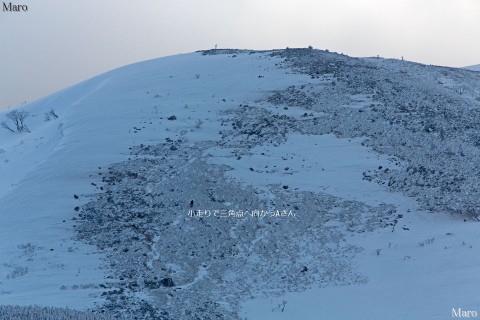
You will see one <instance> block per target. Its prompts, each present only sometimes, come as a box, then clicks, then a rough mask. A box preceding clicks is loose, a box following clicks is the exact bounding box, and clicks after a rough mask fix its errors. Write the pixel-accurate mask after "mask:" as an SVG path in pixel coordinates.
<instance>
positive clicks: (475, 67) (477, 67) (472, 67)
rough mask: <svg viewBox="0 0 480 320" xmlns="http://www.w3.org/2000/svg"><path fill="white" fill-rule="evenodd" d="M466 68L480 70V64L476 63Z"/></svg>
mask: <svg viewBox="0 0 480 320" xmlns="http://www.w3.org/2000/svg"><path fill="white" fill-rule="evenodd" d="M465 69H468V70H473V71H480V64H476V65H473V66H468V67H465Z"/></svg>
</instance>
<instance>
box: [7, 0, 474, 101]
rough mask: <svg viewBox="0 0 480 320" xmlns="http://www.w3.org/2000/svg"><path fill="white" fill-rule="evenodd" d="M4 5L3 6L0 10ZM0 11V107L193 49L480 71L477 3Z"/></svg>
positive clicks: (307, 1) (117, 0)
mask: <svg viewBox="0 0 480 320" xmlns="http://www.w3.org/2000/svg"><path fill="white" fill-rule="evenodd" d="M7 4H8V2H7ZM12 4H25V5H27V6H28V12H20V13H14V12H3V11H0V30H1V33H2V36H1V39H0V108H6V107H9V106H15V105H17V104H19V103H21V102H23V101H27V102H29V101H32V100H35V99H36V98H40V97H42V96H45V95H47V94H49V93H53V92H55V91H57V90H60V89H62V88H64V87H66V86H69V85H72V84H74V83H77V82H79V81H81V80H84V79H87V78H90V77H92V76H95V75H97V74H100V73H103V72H105V71H108V70H111V69H113V68H116V67H119V66H122V65H126V64H130V63H133V62H137V61H141V60H146V59H152V58H156V57H161V56H166V55H172V54H177V53H184V52H191V51H195V50H199V49H208V48H213V47H214V46H215V44H218V47H219V48H222V47H231V48H245V49H273V48H285V47H287V46H288V47H306V46H308V45H312V46H313V47H314V48H319V49H329V50H330V51H336V52H342V53H345V54H348V55H350V56H376V55H380V56H382V57H386V58H400V57H401V56H403V57H404V58H405V59H407V60H412V61H417V62H422V63H426V64H435V65H446V66H455V67H461V66H467V65H473V64H480V41H479V39H480V1H479V0H288V1H287V0H128V1H127V0H14V1H13V2H12Z"/></svg>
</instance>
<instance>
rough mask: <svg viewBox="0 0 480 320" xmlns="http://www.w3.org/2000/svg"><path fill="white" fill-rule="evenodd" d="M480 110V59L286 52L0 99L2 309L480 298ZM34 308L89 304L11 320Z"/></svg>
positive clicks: (330, 310)
mask: <svg viewBox="0 0 480 320" xmlns="http://www.w3.org/2000/svg"><path fill="white" fill-rule="evenodd" d="M479 107H480V74H479V73H478V72H474V71H469V70H462V69H453V68H440V67H431V66H425V65H420V64H415V63H411V62H407V61H398V60H385V59H373V58H371V59H356V58H350V57H347V56H344V55H338V54H335V53H329V52H324V51H318V50H312V49H287V50H278V51H264V52H258V51H246V50H210V51H203V52H196V53H192V54H186V55H179V56H173V57H168V58H162V59H157V60H151V61H146V62H142V63H137V64H134V65H130V66H126V67H123V68H120V69H117V70H114V71H112V72H109V73H106V74H103V75H100V76H98V77H96V78H93V79H91V80H88V81H85V82H83V83H80V84H78V85H76V86H74V87H71V88H69V89H66V90H63V91H61V92H59V93H57V94H54V95H52V96H49V97H46V98H44V99H42V100H39V101H37V102H34V103H31V104H28V105H25V106H22V107H21V108H20V109H18V110H17V113H16V114H12V113H10V112H11V111H6V112H3V113H1V114H0V123H1V122H4V125H3V128H0V129H1V130H0V177H1V178H0V217H1V221H2V224H1V225H0V259H1V260H0V262H1V263H0V305H20V306H27V305H34V304H36V305H40V306H48V307H68V308H70V309H77V310H80V311H84V310H87V309H89V310H90V309H91V310H93V311H95V312H102V313H103V314H102V315H100V313H97V314H96V315H95V317H98V318H100V317H105V318H108V317H111V316H113V317H120V318H125V319H133V318H139V319H239V318H242V319H244V318H247V319H327V318H328V319H351V318H355V319H370V318H388V319H407V318H414V319H416V318H418V319H420V318H427V319H447V318H451V317H452V312H453V311H452V308H453V310H456V311H455V312H457V311H458V310H459V309H458V308H461V309H462V310H470V311H476V310H477V308H479V305H478V304H479V302H478V301H477V300H476V297H475V294H474V292H476V283H477V281H478V280H479V279H478V277H479V275H478V273H477V272H476V266H478V265H479V264H480V255H478V252H477V250H478V247H479V245H480V243H479V240H478V239H477V236H476V235H477V229H478V224H477V223H475V222H474V221H476V220H477V219H478V218H479V214H480V197H479V193H480V190H479V184H478V182H477V181H478V176H479V175H480V167H478V165H477V163H478V162H479V161H480V150H479V146H480V143H479V141H480V140H479V139H480V122H479V120H478V119H480V112H479V110H480V109H479ZM22 112H23V113H22ZM12 115H13V116H17V117H18V116H22V115H23V116H25V119H24V122H23V123H24V125H25V126H26V127H27V129H25V130H23V131H22V130H20V131H22V132H17V131H19V130H17V126H16V125H15V123H14V121H13V120H12V119H11V118H9V116H10V117H11V116H12ZM20 129H21V126H20ZM372 301H376V305H375V308H372V307H371V306H372ZM25 310H28V312H38V314H40V312H43V313H44V314H49V313H55V312H58V313H59V314H62V317H65V318H67V317H68V318H71V319H83V318H82V317H84V318H85V319H88V317H89V316H90V312H91V311H88V312H87V313H85V312H79V313H78V314H77V313H75V312H74V311H66V310H65V309H48V308H47V309H41V310H40V311H39V310H37V309H27V308H23V309H22V308H18V307H3V308H1V307H0V315H2V312H3V315H6V314H8V315H11V314H13V313H15V312H17V313H18V312H25ZM32 310H33V311H32ZM67 314H68V315H67ZM385 315H388V316H387V317H385ZM25 317H26V316H25ZM0 318H1V316H0Z"/></svg>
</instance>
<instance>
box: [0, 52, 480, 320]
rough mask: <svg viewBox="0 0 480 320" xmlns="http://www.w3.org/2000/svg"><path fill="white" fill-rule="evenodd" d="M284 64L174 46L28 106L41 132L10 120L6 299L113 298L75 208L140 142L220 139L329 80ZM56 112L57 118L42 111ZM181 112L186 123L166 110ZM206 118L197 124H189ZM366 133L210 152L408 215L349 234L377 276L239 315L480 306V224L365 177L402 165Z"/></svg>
mask: <svg viewBox="0 0 480 320" xmlns="http://www.w3.org/2000/svg"><path fill="white" fill-rule="evenodd" d="M282 61H283V60H282V59H281V58H279V57H271V56H269V55H268V54H266V53H255V54H247V53H238V54H235V56H234V55H233V54H218V55H202V54H201V53H191V54H184V55H178V56H172V57H167V58H162V59H156V60H151V61H145V62H141V63H137V64H133V65H130V66H126V67H123V68H120V69H117V70H114V71H112V72H108V73H105V74H102V75H100V76H97V77H95V78H93V79H91V80H88V81H85V82H82V83H80V84H78V85H75V86H73V87H71V88H68V89H65V90H63V91H61V92H58V93H56V94H53V95H51V96H48V97H46V98H43V99H41V100H38V101H36V102H33V103H30V104H27V105H25V106H22V107H20V109H21V110H25V111H27V112H29V117H28V118H27V120H26V122H27V124H28V127H29V129H30V131H31V133H11V132H9V131H7V130H3V129H2V130H0V221H1V223H0V305H9V304H11V305H34V304H36V305H41V306H55V307H69V308H73V309H78V310H85V309H88V308H93V307H95V306H96V305H102V303H104V302H105V300H104V298H103V297H102V296H101V293H102V289H101V288H100V287H99V285H100V284H102V283H104V282H105V281H107V276H108V275H109V274H110V273H109V270H110V266H109V265H108V263H107V261H106V260H105V255H104V254H103V253H102V251H101V250H99V249H98V248H96V247H94V246H92V245H87V244H85V243H83V242H81V241H77V240H75V232H74V227H73V226H74V225H75V224H77V223H78V221H77V220H72V218H74V217H77V212H76V210H75V208H76V207H81V206H82V205H83V204H85V203H86V202H88V201H89V199H93V198H94V197H95V196H96V195H97V194H99V193H101V192H102V191H101V190H100V189H99V187H100V186H101V185H102V177H103V175H104V174H105V171H106V168H107V167H109V166H110V165H111V164H112V163H117V162H121V161H125V160H128V158H129V157H130V154H129V148H131V147H134V146H138V145H140V144H145V145H155V144H157V143H163V142H164V141H165V138H167V137H170V138H182V139H184V140H186V141H188V142H189V143H191V144H192V145H194V144H195V143H200V142H202V141H218V140H219V139H220V137H219V133H218V131H219V130H221V128H220V124H221V117H220V116H219V113H221V112H223V111H226V110H228V109H231V108H234V107H236V106H238V105H239V104H253V103H255V101H258V100H261V99H265V98H266V97H267V96H269V95H271V94H272V93H273V92H274V91H275V90H284V89H285V88H287V87H288V86H291V85H295V86H302V85H306V84H311V85H312V86H317V87H316V89H315V90H321V88H322V87H321V86H322V85H323V82H324V78H318V79H312V78H310V77H309V76H308V75H307V74H300V73H295V72H293V71H291V70H290V69H288V68H287V69H285V68H280V67H279V65H280V64H281V62H282ZM379 63H380V62H379ZM319 88H320V89H319ZM372 99H373V98H372V96H371V95H370V94H366V93H355V94H352V95H351V96H350V99H349V100H347V101H345V102H343V101H342V102H341V103H339V106H343V107H345V108H351V109H352V110H357V109H361V108H366V107H367V106H368V105H370V104H371V102H372ZM265 108H266V109H267V110H272V112H275V113H278V114H285V115H288V116H291V117H296V118H298V117H300V115H301V114H302V113H304V112H307V113H311V112H312V114H313V115H314V116H319V117H322V116H323V114H322V113H321V112H316V111H314V110H313V111H312V110H311V109H306V108H303V107H302V106H299V107H298V109H294V108H291V107H290V108H288V110H284V109H282V108H275V107H273V106H272V105H265ZM51 109H53V110H54V111H55V113H56V114H58V116H59V117H58V119H51V120H49V121H45V120H44V114H45V113H48V112H49V111H50V110H51ZM7 112H9V111H8V110H7V111H4V112H3V113H0V119H4V116H5V115H6V113H7ZM172 115H175V117H176V119H177V120H176V121H170V120H168V119H167V118H168V117H170V116H172ZM1 121H3V120H0V122H1ZM195 126H198V127H199V130H191V129H192V128H194V127H195ZM362 141H363V138H362V137H356V138H348V139H347V138H338V137H336V136H335V135H333V134H327V135H313V134H312V135H310V134H300V133H298V132H290V133H288V134H287V135H286V136H285V141H284V142H282V143H280V144H279V145H269V144H262V145H256V146H254V147H253V148H252V149H250V150H249V152H248V153H245V154H243V155H242V158H241V160H237V157H236V156H235V155H234V152H233V151H232V150H233V149H234V148H233V147H228V146H227V147H219V146H214V147H210V148H207V149H206V150H204V152H203V155H204V156H205V158H206V159H207V161H208V163H211V164H216V165H226V166H228V167H229V171H228V172H227V176H228V177H230V178H232V179H233V180H235V181H237V182H239V183H241V184H243V185H253V186H255V188H257V189H258V190H261V191H265V192H268V190H269V187H270V186H271V185H277V184H278V185H288V186H289V188H291V189H294V190H295V191H297V192H303V191H305V192H314V193H315V192H322V193H325V194H328V195H331V196H334V197H338V198H340V199H343V200H348V201H358V202H361V203H365V204H367V205H369V206H378V205H381V204H391V205H393V206H395V207H396V210H397V211H396V213H397V214H401V215H402V216H403V218H402V219H400V221H399V223H398V224H397V225H396V226H395V228H393V230H392V228H379V229H375V230H374V231H372V232H365V233H348V232H345V237H346V239H347V241H348V242H349V243H350V244H352V245H354V246H358V247H360V248H362V249H363V250H361V251H360V252H359V253H358V254H357V255H356V256H355V259H354V260H353V261H351V263H352V265H353V266H354V268H355V272H356V273H358V274H360V275H361V276H362V277H364V278H365V279H366V281H364V282H362V283H355V284H351V285H342V286H336V285H334V284H332V285H322V286H315V284H311V285H310V289H307V290H304V291H301V292H283V293H279V294H278V295H275V296H269V297H264V296H261V295H258V296H254V298H253V299H250V298H249V297H245V299H244V301H242V303H241V311H240V313H239V314H240V316H241V317H243V318H246V319H312V320H313V319H338V320H340V319H399V320H400V319H402V320H404V319H450V318H451V317H452V308H457V309H458V308H462V309H463V310H478V311H479V312H480V300H479V298H478V295H477V292H478V283H479V281H480V274H479V272H478V268H479V266H480V254H479V248H480V240H479V237H478V228H479V225H478V224H477V223H473V222H471V221H470V220H468V221H466V222H465V221H464V219H463V217H459V216H452V215H450V214H449V213H446V212H434V213H432V212H428V213H427V212H425V211H423V210H422V209H421V208H420V205H419V204H418V203H417V202H416V200H415V199H414V198H413V197H408V196H407V195H405V194H401V193H399V192H393V191H389V190H388V189H387V188H386V187H385V186H383V185H380V184H377V183H375V182H373V181H366V180H364V179H363V176H362V174H363V172H365V171H368V170H375V169H376V168H377V167H379V166H390V168H392V167H395V165H394V164H393V163H394V162H395V160H392V157H391V156H389V155H385V154H379V153H377V152H375V151H374V150H373V149H371V148H370V147H367V146H363V145H362ZM286 168H288V169H286ZM252 169H253V170H252ZM149 188H153V187H148V188H146V193H150V192H151V189H149ZM74 195H76V196H78V197H79V199H76V197H74ZM252 209H253V208H252ZM182 214H183V213H182ZM298 214H299V218H300V219H301V212H299V213H298ZM179 223H180V224H181V223H182V222H181V219H179V220H177V221H176V222H175V224H179ZM331 223H332V224H334V223H335V222H334V221H332V222H331ZM159 240H160V238H159V237H158V236H155V237H154V238H153V242H154V243H156V242H158V241H159ZM149 256H150V257H152V259H153V260H155V259H159V256H160V253H159V252H158V251H157V250H156V249H155V248H153V249H152V252H151V253H150V254H149ZM306 261H308V257H306ZM148 267H149V268H154V263H153V262H152V261H149V263H148ZM209 273H210V271H209V269H208V267H203V266H202V267H199V268H198V269H197V272H196V275H195V276H194V280H193V282H192V283H189V284H184V285H181V286H179V288H186V289H188V288H189V287H190V286H192V285H193V284H195V283H196V282H197V281H201V280H203V279H204V278H205V277H207V276H208V274H209ZM110 280H112V279H110ZM110 280H109V281H110ZM282 301H286V303H285V304H284V306H283V307H284V308H283V307H282Z"/></svg>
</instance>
